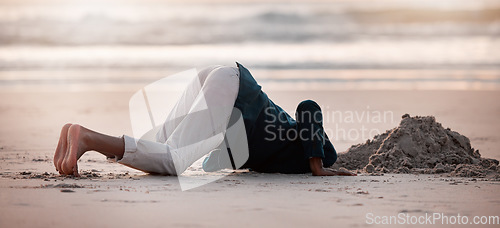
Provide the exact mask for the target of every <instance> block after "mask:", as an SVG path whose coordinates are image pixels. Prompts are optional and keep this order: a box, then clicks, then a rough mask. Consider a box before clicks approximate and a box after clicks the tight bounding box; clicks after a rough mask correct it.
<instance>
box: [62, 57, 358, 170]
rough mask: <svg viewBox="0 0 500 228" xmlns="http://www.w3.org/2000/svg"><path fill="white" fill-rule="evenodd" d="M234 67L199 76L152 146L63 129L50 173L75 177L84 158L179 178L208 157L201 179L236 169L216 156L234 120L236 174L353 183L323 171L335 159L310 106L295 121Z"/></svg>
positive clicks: (315, 108) (213, 69)
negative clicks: (238, 123)
mask: <svg viewBox="0 0 500 228" xmlns="http://www.w3.org/2000/svg"><path fill="white" fill-rule="evenodd" d="M236 65H237V67H227V66H210V67H206V68H204V69H202V70H201V71H199V72H198V77H197V78H195V80H193V82H191V84H190V85H189V86H188V87H187V88H186V90H185V91H184V93H183V95H182V97H181V98H180V100H179V101H178V102H177V104H176V105H175V106H174V108H173V110H172V111H171V113H170V114H169V115H168V117H167V120H166V121H165V123H164V124H163V125H162V126H161V127H160V128H159V129H158V132H157V133H156V140H146V139H142V138H141V139H134V138H132V137H130V136H127V135H123V136H122V137H114V136H109V135H105V134H101V133H98V132H95V131H92V130H90V129H87V128H85V127H83V126H80V125H78V124H66V125H64V126H63V127H62V130H61V135H60V138H59V143H58V145H57V148H56V151H55V154H54V165H55V167H56V170H57V171H58V172H59V173H60V174H63V175H75V176H78V165H77V162H78V159H79V158H80V157H81V156H82V155H83V154H84V153H85V152H87V151H97V152H99V153H101V154H103V155H105V156H106V157H108V158H115V159H116V160H117V162H118V163H121V164H123V165H126V166H129V167H132V168H135V169H138V170H141V171H144V172H147V173H152V174H161V175H179V174H181V173H182V172H184V171H185V170H186V169H187V168H188V167H189V166H191V165H192V164H193V163H194V162H195V161H197V160H198V159H200V158H202V157H203V156H205V155H207V154H209V153H210V156H208V157H207V158H206V159H205V162H204V164H203V168H204V169H205V171H212V170H219V169H222V168H233V169H235V168H237V167H235V165H234V161H233V158H231V162H230V163H228V162H226V164H223V162H222V163H221V162H220V160H221V157H223V156H222V155H221V153H217V152H220V151H226V150H225V149H226V148H225V147H226V144H227V139H226V138H225V136H226V137H227V135H226V134H225V133H226V129H228V124H229V123H230V119H231V118H232V114H234V113H238V112H239V114H238V116H240V117H241V118H242V120H243V121H242V122H243V123H244V130H243V131H244V133H246V137H245V138H242V139H241V140H237V141H245V140H246V141H247V144H248V146H247V147H248V156H247V159H246V160H245V162H244V164H242V165H241V166H240V167H239V168H248V169H251V170H254V171H257V172H266V173H309V172H312V174H313V175H315V176H336V175H344V176H355V175H356V174H353V173H349V172H342V171H335V170H332V169H329V168H328V167H330V166H331V165H333V164H334V163H335V161H336V160H337V152H336V151H335V148H334V147H333V145H332V143H331V142H330V141H329V139H328V136H327V135H326V134H325V132H324V130H323V120H322V112H321V109H320V106H319V105H318V104H317V103H316V102H314V101H312V100H305V101H302V102H301V103H300V104H299V105H298V106H297V110H296V115H295V119H293V118H292V117H291V116H290V115H289V114H288V113H286V112H285V111H284V110H283V109H282V108H281V107H280V106H278V105H276V104H275V103H274V102H273V101H272V100H271V99H269V98H268V96H267V94H266V93H264V92H263V91H262V90H261V86H259V85H258V84H257V82H256V81H255V79H254V78H253V76H252V75H251V73H250V72H249V71H248V69H246V68H245V67H244V66H242V65H241V64H239V63H236ZM200 110H202V111H200ZM219 133H223V134H219ZM221 135H222V136H221ZM224 142H226V144H224ZM229 144H231V143H229ZM186 145H188V146H186ZM245 145H246V144H245ZM245 149H246V148H245ZM211 152H212V153H211ZM233 153H235V151H233ZM230 156H231V155H230ZM233 156H234V154H233ZM226 157H227V155H226ZM228 164H229V165H228ZM238 166H239V165H238Z"/></svg>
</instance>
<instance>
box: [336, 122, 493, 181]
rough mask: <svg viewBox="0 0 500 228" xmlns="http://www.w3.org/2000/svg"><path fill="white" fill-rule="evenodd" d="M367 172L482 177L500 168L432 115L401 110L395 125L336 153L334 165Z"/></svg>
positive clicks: (468, 141) (491, 174) (465, 138)
mask: <svg viewBox="0 0 500 228" xmlns="http://www.w3.org/2000/svg"><path fill="white" fill-rule="evenodd" d="M341 167H343V168H346V169H349V170H358V171H364V172H367V173H425V174H434V173H449V174H450V175H451V176H461V177H486V176H495V175H498V173H499V172H500V168H499V165H498V160H495V159H488V158H481V155H480V154H479V151H478V150H474V148H472V147H471V144H470V140H469V139H468V138H467V137H466V136H463V135H461V134H459V133H458V132H455V131H452V130H450V129H449V128H446V129H445V128H443V126H442V125H441V124H440V123H438V122H436V119H435V118H434V117H433V116H425V117H419V116H416V117H410V115H408V114H405V115H404V116H403V119H402V120H401V123H400V124H399V126H398V127H396V128H394V129H392V130H389V131H387V132H385V133H384V134H381V135H377V136H375V137H374V138H373V140H368V141H366V143H364V144H358V145H354V146H352V147H351V148H349V149H348V150H347V152H346V153H342V154H339V158H338V160H337V162H336V163H335V165H334V168H341Z"/></svg>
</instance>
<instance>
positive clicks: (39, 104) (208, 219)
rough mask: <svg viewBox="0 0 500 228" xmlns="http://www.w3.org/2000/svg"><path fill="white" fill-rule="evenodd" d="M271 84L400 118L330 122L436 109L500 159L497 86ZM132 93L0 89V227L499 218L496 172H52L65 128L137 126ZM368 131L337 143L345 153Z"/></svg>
mask: <svg viewBox="0 0 500 228" xmlns="http://www.w3.org/2000/svg"><path fill="white" fill-rule="evenodd" d="M267 92H268V94H269V95H270V97H271V98H273V100H274V101H276V103H278V104H281V105H282V106H283V107H284V108H285V109H286V110H292V111H293V110H294V109H295V106H296V104H297V103H298V102H299V101H300V100H303V99H314V100H316V101H318V103H320V104H322V106H324V107H323V110H324V111H325V110H341V111H343V113H346V111H358V112H363V111H367V110H368V111H373V110H379V111H391V112H392V113H393V115H394V120H393V121H386V122H382V123H365V122H357V123H356V122H355V123H347V121H344V122H340V123H337V122H339V120H337V122H335V121H332V122H328V123H326V124H325V127H326V128H332V129H335V128H340V129H351V128H355V129H359V128H360V125H365V126H366V127H367V128H369V129H379V130H380V131H381V132H384V131H385V130H387V129H390V128H393V127H395V126H397V125H398V123H399V120H400V118H401V115H403V114H405V113H410V114H411V115H412V116H413V115H434V116H435V117H436V119H438V120H439V121H440V122H441V123H442V124H443V126H445V127H450V128H451V129H452V130H454V131H457V132H460V133H461V134H463V135H465V136H467V137H469V138H470V140H471V144H472V146H473V147H474V148H476V149H478V150H479V152H480V153H481V155H482V157H487V158H495V159H500V153H499V152H498V149H497V148H498V147H499V146H500V138H499V136H498V132H499V131H500V123H499V122H498V116H499V114H500V104H499V103H498V102H497V98H498V97H499V95H500V92H498V91H317V92H308V91H300V92H289V91H267ZM132 93H133V91H130V92H129V91H122V92H96V91H94V92H65V91H64V90H61V91H58V92H38V91H31V92H27V91H10V92H5V91H4V92H0V97H1V98H2V99H0V115H1V118H0V124H1V125H2V128H0V227H48V226H52V227H54V226H56V227H60V226H61V227H62V226H72V227H88V226H98V227H109V226H123V227H136V226H148V227H160V226H161V227H172V226H177V227H234V226H240V227H255V226H262V227H297V226H300V227H305V226H308V227H309V226H311V225H315V226H319V227H330V226H338V227H363V226H367V224H366V222H367V218H366V216H367V213H373V214H374V215H378V216H383V215H388V216H396V215H397V214H398V213H408V214H409V215H414V216H423V215H425V214H426V213H427V214H432V213H444V215H450V216H456V215H457V214H460V215H461V216H470V217H471V218H470V221H472V216H487V215H496V216H498V215H500V214H499V211H500V201H499V199H498V191H499V190H500V184H499V183H500V182H498V180H491V179H481V178H458V177H453V178H452V177H448V176H446V174H443V175H413V174H385V175H383V176H370V175H368V174H361V175H360V176H358V177H313V176H311V175H310V174H302V175H284V174H260V173H254V172H248V171H245V170H243V171H237V172H235V173H232V174H230V175H229V176H227V177H224V178H222V179H220V180H218V181H216V182H213V183H211V184H208V185H204V186H202V187H199V188H195V189H192V190H189V191H184V192H183V191H180V188H179V183H178V181H177V179H176V178H175V177H163V176H152V175H146V174H144V173H142V172H140V171H135V170H132V169H130V168H128V167H125V166H121V165H118V164H114V163H109V162H108V161H106V159H105V158H104V157H103V156H100V155H98V154H97V153H93V152H89V153H87V154H85V155H84V156H83V157H82V158H81V159H80V163H79V168H80V170H81V171H80V172H82V173H84V174H85V175H83V177H82V178H80V179H74V178H64V177H60V176H58V175H56V174H55V169H54V168H53V165H52V155H53V151H54V149H55V147H56V144H57V139H58V134H59V130H60V127H61V126H62V125H64V124H65V123H67V122H72V123H80V124H82V125H84V126H87V127H89V128H91V129H94V130H97V131H101V132H105V133H108V134H112V135H121V134H124V133H125V134H131V129H130V120H129V119H128V118H129V116H128V99H129V98H130V96H131V95H132ZM326 106H329V107H328V108H327V107H326ZM367 106H369V108H367ZM336 124H339V125H336ZM370 138H371V137H370ZM364 140H366V139H362V138H358V139H354V140H349V139H343V140H337V141H335V140H334V144H335V146H336V148H337V150H338V152H342V151H345V150H346V149H347V148H348V147H349V146H350V145H352V144H355V143H359V142H363V141H364ZM437 224H441V223H440V221H438V223H437Z"/></svg>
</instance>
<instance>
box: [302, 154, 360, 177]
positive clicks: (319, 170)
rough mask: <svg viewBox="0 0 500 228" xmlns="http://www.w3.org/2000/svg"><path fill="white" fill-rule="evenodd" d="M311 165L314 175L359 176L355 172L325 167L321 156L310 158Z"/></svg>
mask: <svg viewBox="0 0 500 228" xmlns="http://www.w3.org/2000/svg"><path fill="white" fill-rule="evenodd" d="M309 166H310V167H311V171H312V174H313V176H357V175H356V174H355V173H350V172H342V171H335V170H332V169H326V168H323V161H322V160H321V158H320V157H312V158H309Z"/></svg>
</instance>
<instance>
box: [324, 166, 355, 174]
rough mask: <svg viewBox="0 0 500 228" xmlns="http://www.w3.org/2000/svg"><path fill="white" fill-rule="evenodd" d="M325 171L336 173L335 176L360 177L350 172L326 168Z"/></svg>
mask: <svg viewBox="0 0 500 228" xmlns="http://www.w3.org/2000/svg"><path fill="white" fill-rule="evenodd" d="M325 169H326V170H329V171H331V172H333V173H335V176H357V175H358V174H356V173H352V172H349V171H337V170H334V169H331V168H325Z"/></svg>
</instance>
